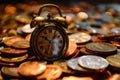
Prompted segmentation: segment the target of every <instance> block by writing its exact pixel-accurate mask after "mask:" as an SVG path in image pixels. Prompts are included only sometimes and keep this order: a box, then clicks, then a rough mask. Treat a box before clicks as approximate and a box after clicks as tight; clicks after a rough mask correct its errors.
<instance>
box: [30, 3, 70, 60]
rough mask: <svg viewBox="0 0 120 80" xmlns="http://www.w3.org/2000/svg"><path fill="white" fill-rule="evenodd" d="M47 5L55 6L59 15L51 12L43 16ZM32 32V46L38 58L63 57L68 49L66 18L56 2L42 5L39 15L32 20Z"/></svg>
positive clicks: (51, 58)
mask: <svg viewBox="0 0 120 80" xmlns="http://www.w3.org/2000/svg"><path fill="white" fill-rule="evenodd" d="M45 7H49V8H50V7H53V8H55V9H56V10H57V11H58V13H59V16H58V17H53V15H52V14H51V13H50V12H49V13H48V14H47V17H46V18H44V17H41V16H40V15H41V12H42V9H43V8H45ZM33 27H36V28H35V30H34V31H33V32H32V35H31V39H30V47H31V50H32V52H33V53H34V54H35V56H36V57H37V58H38V59H43V60H46V61H55V60H58V59H61V58H62V57H63V56H64V55H65V53H66V51H67V49H68V42H69V41H68V36H67V34H66V32H65V28H66V27H67V23H66V19H65V17H63V16H62V13H61V11H60V8H59V7H58V6H57V5H54V4H45V5H43V6H41V7H40V9H39V12H38V15H36V16H34V17H33V19H32V21H31V28H33Z"/></svg>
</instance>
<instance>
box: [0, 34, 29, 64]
mask: <svg viewBox="0 0 120 80" xmlns="http://www.w3.org/2000/svg"><path fill="white" fill-rule="evenodd" d="M3 44H4V47H2V48H1V49H0V52H1V54H0V62H1V65H2V64H3V65H4V64H6V65H8V66H12V65H11V64H14V65H15V64H18V63H19V62H23V61H24V60H26V59H27V58H28V49H29V47H30V45H29V42H28V41H26V40H25V39H24V38H22V37H20V36H10V37H5V38H4V39H3Z"/></svg>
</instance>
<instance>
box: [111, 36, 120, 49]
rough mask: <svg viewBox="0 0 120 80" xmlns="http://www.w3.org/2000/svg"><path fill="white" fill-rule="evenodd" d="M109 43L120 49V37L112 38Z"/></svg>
mask: <svg viewBox="0 0 120 80" xmlns="http://www.w3.org/2000/svg"><path fill="white" fill-rule="evenodd" d="M110 43H111V44H113V45H115V46H116V47H117V48H120V37H114V38H112V39H111V40H110Z"/></svg>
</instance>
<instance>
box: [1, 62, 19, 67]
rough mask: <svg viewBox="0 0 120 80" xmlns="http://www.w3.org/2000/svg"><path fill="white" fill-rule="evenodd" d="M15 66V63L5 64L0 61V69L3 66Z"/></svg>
mask: <svg viewBox="0 0 120 80" xmlns="http://www.w3.org/2000/svg"><path fill="white" fill-rule="evenodd" d="M16 65H17V64H15V63H7V62H3V61H0V67H3V66H10V67H13V66H16Z"/></svg>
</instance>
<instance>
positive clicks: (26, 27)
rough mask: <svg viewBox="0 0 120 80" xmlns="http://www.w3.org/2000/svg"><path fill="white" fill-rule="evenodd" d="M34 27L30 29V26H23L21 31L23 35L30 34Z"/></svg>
mask: <svg viewBox="0 0 120 80" xmlns="http://www.w3.org/2000/svg"><path fill="white" fill-rule="evenodd" d="M34 29H35V27H34V28H31V27H30V24H26V25H25V26H23V27H22V29H21V30H22V31H23V32H24V33H32V32H33V31H34Z"/></svg>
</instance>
